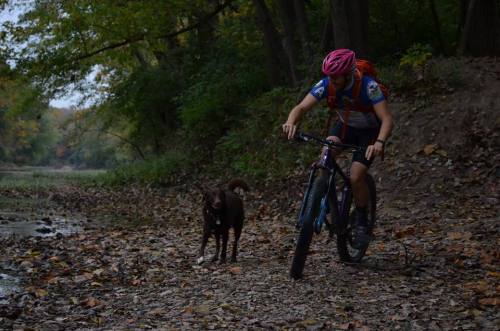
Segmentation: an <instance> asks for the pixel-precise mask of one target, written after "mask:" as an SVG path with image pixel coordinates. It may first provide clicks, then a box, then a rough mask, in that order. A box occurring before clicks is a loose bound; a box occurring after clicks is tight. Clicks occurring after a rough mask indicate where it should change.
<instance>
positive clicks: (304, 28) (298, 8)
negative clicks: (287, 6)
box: [293, 0, 313, 63]
mask: <svg viewBox="0 0 500 331" xmlns="http://www.w3.org/2000/svg"><path fill="white" fill-rule="evenodd" d="M293 6H294V8H295V17H296V19H297V28H298V31H299V37H300V43H301V45H302V53H303V54H304V58H305V59H306V62H308V63H310V62H311V61H312V57H313V52H312V47H311V43H310V39H311V37H310V34H309V23H308V21H307V13H306V6H305V2H304V0H294V2H293Z"/></svg>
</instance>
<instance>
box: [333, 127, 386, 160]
mask: <svg viewBox="0 0 500 331" xmlns="http://www.w3.org/2000/svg"><path fill="white" fill-rule="evenodd" d="M343 126H344V124H343V123H342V122H338V123H337V124H335V126H334V127H333V129H332V130H331V131H330V136H336V137H339V138H340V140H341V141H342V143H344V144H350V145H356V146H359V147H364V148H366V147H367V146H369V145H372V144H374V143H375V141H376V140H377V137H378V134H379V131H380V127H376V128H368V129H358V128H354V127H352V126H346V128H345V137H344V139H342V128H343ZM352 161H353V162H354V161H357V162H361V163H363V164H364V165H366V166H367V167H370V165H371V164H372V162H373V158H372V159H371V160H367V159H366V157H365V153H361V152H354V153H353V155H352Z"/></svg>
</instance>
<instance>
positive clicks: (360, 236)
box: [351, 225, 371, 249]
mask: <svg viewBox="0 0 500 331" xmlns="http://www.w3.org/2000/svg"><path fill="white" fill-rule="evenodd" d="M370 240H371V236H370V234H369V233H368V227H366V226H364V225H357V226H356V227H355V228H354V231H353V238H352V245H351V246H352V247H353V248H355V249H363V248H365V247H366V246H368V244H369V243H370Z"/></svg>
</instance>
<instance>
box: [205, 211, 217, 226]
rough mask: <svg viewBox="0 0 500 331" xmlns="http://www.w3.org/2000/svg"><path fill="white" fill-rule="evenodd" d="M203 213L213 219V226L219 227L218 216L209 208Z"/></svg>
mask: <svg viewBox="0 0 500 331" xmlns="http://www.w3.org/2000/svg"><path fill="white" fill-rule="evenodd" d="M205 211H206V212H207V214H208V215H210V216H211V217H212V218H213V219H215V225H217V226H218V225H221V221H220V217H219V215H218V214H217V213H216V212H215V211H213V210H212V209H211V208H208V207H207V208H205Z"/></svg>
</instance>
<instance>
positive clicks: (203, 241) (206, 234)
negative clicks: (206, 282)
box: [198, 227, 210, 264]
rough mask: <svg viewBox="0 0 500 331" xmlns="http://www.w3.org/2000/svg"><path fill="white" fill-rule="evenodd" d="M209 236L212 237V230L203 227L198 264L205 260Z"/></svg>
mask: <svg viewBox="0 0 500 331" xmlns="http://www.w3.org/2000/svg"><path fill="white" fill-rule="evenodd" d="M209 237H210V230H209V229H207V228H206V227H205V228H204V229H203V237H202V239H201V247H200V253H199V254H198V264H201V263H202V262H203V256H204V255H205V247H207V243H208V238H209Z"/></svg>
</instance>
